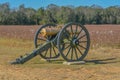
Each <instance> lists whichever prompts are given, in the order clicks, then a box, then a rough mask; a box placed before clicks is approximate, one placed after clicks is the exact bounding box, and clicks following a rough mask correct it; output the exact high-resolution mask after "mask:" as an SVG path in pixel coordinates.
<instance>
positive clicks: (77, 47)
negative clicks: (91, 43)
mask: <svg viewBox="0 0 120 80" xmlns="http://www.w3.org/2000/svg"><path fill="white" fill-rule="evenodd" d="M76 48H77V50H78V51H79V52H80V54H81V55H83V53H82V52H81V50H80V49H79V48H78V47H76Z"/></svg>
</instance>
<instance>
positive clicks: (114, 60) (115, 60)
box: [85, 58, 120, 64]
mask: <svg viewBox="0 0 120 80" xmlns="http://www.w3.org/2000/svg"><path fill="white" fill-rule="evenodd" d="M85 62H86V63H94V64H110V63H118V62H120V60H118V58H106V59H96V60H85Z"/></svg>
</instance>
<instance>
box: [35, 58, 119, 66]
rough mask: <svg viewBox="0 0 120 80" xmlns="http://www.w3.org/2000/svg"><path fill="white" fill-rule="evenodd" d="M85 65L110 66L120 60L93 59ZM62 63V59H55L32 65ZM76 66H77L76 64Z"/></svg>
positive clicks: (86, 61)
mask: <svg viewBox="0 0 120 80" xmlns="http://www.w3.org/2000/svg"><path fill="white" fill-rule="evenodd" d="M84 61H85V63H83V65H84V64H91V63H94V64H110V63H118V62H120V59H118V58H106V59H95V60H84ZM63 62H65V60H62V59H57V60H44V61H40V62H38V63H34V64H63ZM72 65H76V64H72ZM77 65H78V64H77Z"/></svg>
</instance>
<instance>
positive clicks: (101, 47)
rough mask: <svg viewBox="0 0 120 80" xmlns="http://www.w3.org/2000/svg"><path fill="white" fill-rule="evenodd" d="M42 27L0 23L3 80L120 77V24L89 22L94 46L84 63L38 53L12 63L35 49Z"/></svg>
mask: <svg viewBox="0 0 120 80" xmlns="http://www.w3.org/2000/svg"><path fill="white" fill-rule="evenodd" d="M38 27H39V26H0V80H120V25H86V27H87V29H88V30H89V33H90V35H91V48H90V51H89V53H88V55H87V57H86V58H85V61H86V63H85V64H81V65H64V64H62V63H63V62H64V61H63V60H61V59H60V60H59V59H58V60H56V61H51V62H50V63H49V62H47V61H44V60H42V59H41V58H40V56H37V57H35V58H33V59H32V60H30V61H29V62H27V63H25V64H23V65H10V63H9V62H11V61H12V60H14V59H15V58H17V57H19V56H20V55H24V54H25V53H28V52H31V51H32V50H34V44H33V38H34V35H35V32H36V30H37V29H38Z"/></svg>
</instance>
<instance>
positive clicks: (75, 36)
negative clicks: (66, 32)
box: [73, 25, 78, 37]
mask: <svg viewBox="0 0 120 80" xmlns="http://www.w3.org/2000/svg"><path fill="white" fill-rule="evenodd" d="M77 31H78V25H76V29H75V34H74V36H73V37H76V33H77Z"/></svg>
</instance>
